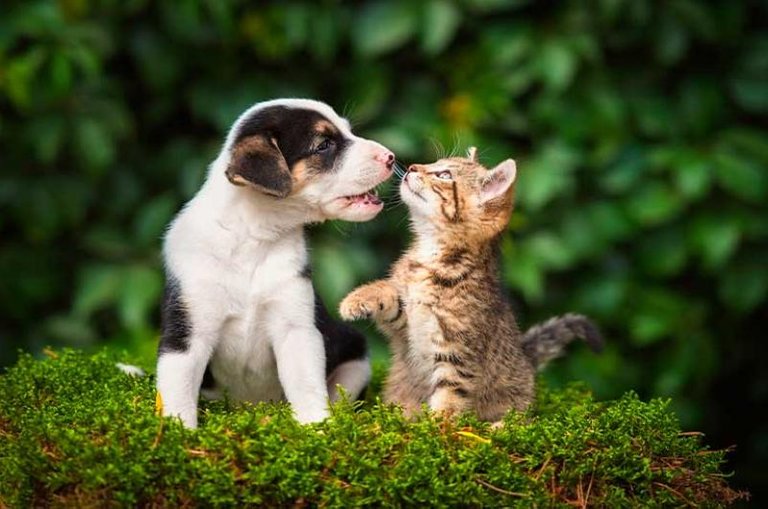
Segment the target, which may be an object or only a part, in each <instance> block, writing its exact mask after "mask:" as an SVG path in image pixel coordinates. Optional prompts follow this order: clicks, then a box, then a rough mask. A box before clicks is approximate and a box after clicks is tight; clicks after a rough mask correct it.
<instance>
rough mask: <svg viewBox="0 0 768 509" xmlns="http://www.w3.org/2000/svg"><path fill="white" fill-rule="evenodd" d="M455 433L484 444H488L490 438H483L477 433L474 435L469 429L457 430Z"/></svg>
mask: <svg viewBox="0 0 768 509" xmlns="http://www.w3.org/2000/svg"><path fill="white" fill-rule="evenodd" d="M456 434H457V435H461V436H463V437H466V438H471V439H472V440H477V441H478V442H482V443H484V444H490V443H491V440H490V439H489V438H483V437H481V436H479V435H475V434H474V433H472V432H470V431H457V432H456Z"/></svg>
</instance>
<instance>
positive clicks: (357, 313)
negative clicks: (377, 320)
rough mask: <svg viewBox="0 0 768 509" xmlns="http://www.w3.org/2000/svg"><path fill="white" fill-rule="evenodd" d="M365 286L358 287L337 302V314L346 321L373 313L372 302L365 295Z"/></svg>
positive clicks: (363, 317)
mask: <svg viewBox="0 0 768 509" xmlns="http://www.w3.org/2000/svg"><path fill="white" fill-rule="evenodd" d="M365 290H366V287H364V286H363V287H360V288H358V289H356V290H354V291H353V292H352V293H350V294H349V295H347V296H346V297H344V300H342V301H341V304H339V315H341V318H342V319H343V320H346V321H348V322H349V321H352V320H363V319H365V318H371V316H372V315H373V304H372V303H371V302H369V300H368V298H367V296H366V293H367V292H366V291H365Z"/></svg>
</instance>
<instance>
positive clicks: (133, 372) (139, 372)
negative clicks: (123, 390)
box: [115, 362, 145, 376]
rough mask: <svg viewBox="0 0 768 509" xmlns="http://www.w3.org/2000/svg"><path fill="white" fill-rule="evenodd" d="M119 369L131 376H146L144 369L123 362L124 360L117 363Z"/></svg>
mask: <svg viewBox="0 0 768 509" xmlns="http://www.w3.org/2000/svg"><path fill="white" fill-rule="evenodd" d="M115 366H116V367H117V369H119V370H120V371H122V372H123V373H125V374H126V375H130V376H144V375H145V373H144V370H143V369H141V368H140V367H138V366H134V365H132V364H123V363H122V362H117V363H115Z"/></svg>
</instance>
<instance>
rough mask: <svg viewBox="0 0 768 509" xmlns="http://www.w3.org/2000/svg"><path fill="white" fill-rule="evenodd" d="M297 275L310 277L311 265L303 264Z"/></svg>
mask: <svg viewBox="0 0 768 509" xmlns="http://www.w3.org/2000/svg"><path fill="white" fill-rule="evenodd" d="M299 276H301V277H303V278H305V279H312V266H311V265H309V264H306V265H304V267H303V268H302V269H301V272H299Z"/></svg>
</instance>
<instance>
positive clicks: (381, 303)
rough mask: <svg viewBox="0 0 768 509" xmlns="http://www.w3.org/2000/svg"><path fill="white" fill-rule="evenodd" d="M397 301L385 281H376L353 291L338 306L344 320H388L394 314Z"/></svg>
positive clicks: (393, 292) (395, 295) (392, 290)
mask: <svg viewBox="0 0 768 509" xmlns="http://www.w3.org/2000/svg"><path fill="white" fill-rule="evenodd" d="M397 309H398V299H397V293H396V292H395V289H394V288H392V287H391V286H390V285H389V284H387V283H386V282H385V281H376V282H373V283H369V284H367V285H365V286H361V287H359V288H357V289H355V290H353V291H352V292H351V293H350V294H349V295H347V296H346V297H344V300H342V301H341V304H340V305H339V314H340V315H341V318H342V319H344V320H348V321H350V320H362V319H365V318H385V319H386V318H388V317H389V315H391V314H393V313H396V312H397Z"/></svg>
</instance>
